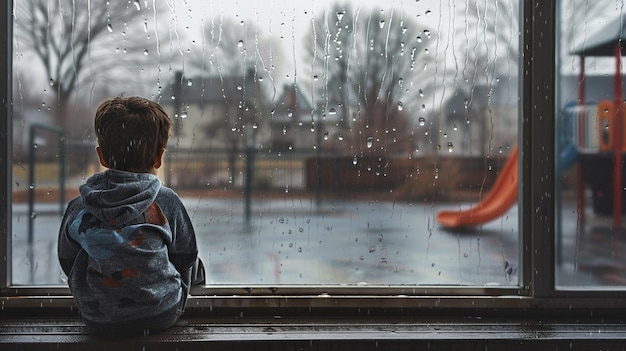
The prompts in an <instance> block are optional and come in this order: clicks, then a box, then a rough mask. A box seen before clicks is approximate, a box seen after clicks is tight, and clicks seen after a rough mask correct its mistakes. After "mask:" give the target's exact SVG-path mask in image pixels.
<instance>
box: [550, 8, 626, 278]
mask: <svg viewBox="0 0 626 351" xmlns="http://www.w3.org/2000/svg"><path fill="white" fill-rule="evenodd" d="M572 4H574V5H572ZM560 6H561V8H560V15H559V20H560V21H559V23H560V24H559V28H560V33H559V37H558V43H559V44H558V45H557V47H558V49H559V54H558V56H557V67H558V69H557V82H558V84H557V86H558V94H557V97H558V99H559V101H558V104H557V109H558V110H557V113H556V116H557V135H556V140H557V157H556V170H557V173H558V174H559V177H558V178H557V179H558V184H559V186H558V190H559V196H558V204H559V207H558V208H557V211H558V213H557V220H558V222H557V226H558V231H557V233H558V235H557V237H556V240H557V243H556V245H555V246H556V249H557V255H556V256H557V266H556V277H557V285H558V286H560V287H561V288H564V289H579V288H585V287H600V288H615V287H624V286H625V285H626V274H624V267H625V265H624V263H625V262H624V259H623V254H622V251H623V250H622V248H623V245H624V236H623V228H624V219H623V213H624V211H625V210H626V202H625V201H626V194H625V193H624V189H625V188H624V184H626V183H624V179H626V178H625V176H626V174H624V170H623V161H622V159H623V153H624V150H626V146H625V145H626V144H625V143H624V140H626V136H625V135H624V126H625V122H624V118H623V116H624V113H625V111H626V109H625V108H624V106H623V103H624V98H623V91H624V85H623V82H622V80H623V68H622V67H623V63H622V56H623V55H624V48H623V43H622V40H623V38H624V36H625V35H626V32H624V29H623V28H624V27H623V22H624V17H623V16H624V13H625V11H624V5H623V3H622V2H621V1H611V0H605V1H597V2H594V1H574V0H570V1H563V2H562V4H561V5H560ZM607 9H611V11H608V12H607Z"/></svg>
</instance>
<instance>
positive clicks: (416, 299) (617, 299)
mask: <svg viewBox="0 0 626 351" xmlns="http://www.w3.org/2000/svg"><path fill="white" fill-rule="evenodd" d="M522 3H523V11H520V16H521V19H520V25H521V27H520V33H521V40H520V46H521V48H520V49H521V50H520V52H521V53H522V62H521V64H520V73H519V75H520V77H521V79H520V98H521V108H520V112H519V113H520V115H519V117H520V121H521V122H520V136H519V140H520V141H519V145H520V151H521V153H520V155H521V161H520V162H521V166H522V167H521V168H520V179H522V180H523V182H520V184H522V183H523V184H524V185H525V186H523V187H522V186H520V201H519V202H518V206H519V210H520V214H521V215H520V217H519V218H520V219H519V227H520V240H521V244H520V255H519V257H520V258H521V259H522V263H521V264H522V266H521V267H520V270H521V273H520V280H521V285H520V286H519V287H456V286H452V287H438V286H389V287H361V286H349V287H344V286H333V285H324V286H321V285H309V286H306V285H303V286H299V285H298V286H289V285H279V286H257V285H253V286H250V287H248V286H219V287H214V286H209V287H206V288H205V287H198V288H194V289H193V290H192V297H190V299H189V303H188V309H189V310H191V311H192V313H193V312H198V313H203V312H204V311H209V310H210V311H214V310H224V311H232V312H235V311H236V312H237V313H241V314H243V313H244V312H243V311H256V310H261V311H268V310H271V311H276V310H278V311H279V312H280V313H286V312H288V311H292V310H296V311H297V310H302V309H308V310H309V311H310V310H312V309H313V310H315V311H325V312H324V313H326V312H328V313H331V314H332V313H335V312H339V313H344V312H345V311H347V310H350V311H352V312H354V313H355V314H361V313H363V312H362V311H363V309H367V310H368V313H372V312H373V311H380V312H382V313H385V314H405V313H410V311H415V310H420V311H422V312H424V311H426V312H427V313H430V312H432V313H441V312H442V311H474V312H477V313H481V314H489V313H501V312H502V311H505V313H506V315H513V314H516V313H518V312H520V313H528V312H529V311H531V312H534V313H539V314H542V313H544V312H547V313H549V314H554V313H556V314H559V315H563V314H568V315H569V314H572V313H582V314H585V313H589V311H590V310H591V311H592V312H593V313H595V316H599V315H613V314H619V313H620V312H623V311H624V310H625V309H626V298H625V297H624V296H625V295H626V294H624V291H623V290H620V291H617V290H616V291H607V290H602V291H590V290H583V289H580V290H557V289H556V286H555V282H556V279H555V275H556V272H555V267H556V266H555V262H556V255H555V252H556V251H555V249H556V248H555V242H556V240H555V235H556V231H555V228H556V227H555V223H556V220H557V214H556V201H555V196H553V194H555V191H556V189H555V183H556V179H555V162H554V160H555V118H554V115H555V113H556V109H555V101H556V100H555V89H556V88H555V70H556V69H555V67H556V64H555V62H556V61H555V52H556V28H555V24H556V20H555V19H556V16H557V7H558V5H559V3H558V1H557V0H550V1H542V0H523V1H522ZM12 7H13V2H12V1H8V2H6V4H5V5H4V6H0V41H1V42H2V43H1V44H2V45H4V47H5V48H6V49H7V50H5V51H4V52H5V54H4V55H2V57H1V58H0V82H1V83H0V99H1V101H2V109H3V114H4V115H5V116H6V117H7V118H4V121H2V122H0V123H2V125H0V139H2V140H6V142H4V143H0V182H2V183H3V184H5V185H6V186H5V187H3V188H2V189H1V190H0V199H1V200H0V238H3V239H4V240H0V257H4V258H5V259H4V260H0V302H1V304H2V309H3V310H6V309H8V310H11V311H17V312H21V311H24V310H33V311H34V310H37V311H45V312H40V313H48V312H50V311H52V310H55V309H57V308H58V310H59V311H60V310H65V311H67V310H68V309H67V308H68V307H70V309H69V310H72V309H71V307H72V306H74V304H73V300H72V297H71V295H70V291H69V289H68V288H67V287H63V286H12V285H11V284H10V282H11V273H10V272H11V270H10V264H11V262H12V260H11V257H12V256H11V255H12V253H11V242H10V240H11V236H12V230H11V222H12V219H11V209H12V202H11V191H10V189H11V184H12V173H11V162H9V161H10V160H11V154H12V151H11V148H12V141H11V138H12V132H11V131H12V118H10V116H12V101H13V100H12V96H11V94H12V72H11V71H12V55H13V53H12V49H13V36H12V25H13V22H12V14H13V10H12ZM546 62H550V63H552V64H548V65H546V64H545V63H546ZM2 137H3V138H2ZM533 161H534V162H533ZM42 307H45V308H42ZM573 311H576V312H573ZM74 312H75V310H74Z"/></svg>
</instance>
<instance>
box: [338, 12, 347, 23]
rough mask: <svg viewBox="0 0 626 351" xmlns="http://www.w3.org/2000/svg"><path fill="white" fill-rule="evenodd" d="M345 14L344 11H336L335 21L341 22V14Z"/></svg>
mask: <svg viewBox="0 0 626 351" xmlns="http://www.w3.org/2000/svg"><path fill="white" fill-rule="evenodd" d="M345 14H346V12H345V11H339V12H337V21H339V22H341V19H342V18H343V15H345Z"/></svg>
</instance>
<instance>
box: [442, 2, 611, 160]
mask: <svg viewBox="0 0 626 351" xmlns="http://www.w3.org/2000/svg"><path fill="white" fill-rule="evenodd" d="M607 5H608V1H589V0H571V1H570V2H569V4H567V6H563V9H564V10H565V11H564V12H563V13H561V15H562V16H565V17H567V18H568V20H567V21H562V22H561V25H562V31H561V33H562V36H563V37H562V38H561V41H560V45H561V48H562V49H563V50H562V54H563V57H562V58H560V59H563V58H564V57H565V56H566V55H569V51H570V49H571V48H572V46H573V45H574V43H576V42H578V43H580V42H581V40H584V39H579V38H581V37H583V38H584V37H585V35H586V34H585V33H586V32H587V31H588V30H589V25H588V23H589V19H591V18H597V17H598V16H600V15H601V14H602V13H603V12H605V11H606V8H607ZM520 10H521V5H520V3H519V2H518V1H516V0H498V1H469V0H466V1H465V4H464V6H459V13H458V16H459V18H460V20H459V21H457V23H459V26H458V27H457V28H456V38H459V39H457V40H456V45H455V46H456V53H457V54H456V58H457V66H458V68H459V74H457V75H455V76H454V80H455V81H454V82H453V84H454V85H455V86H460V87H464V89H465V90H466V92H467V93H468V94H469V98H468V100H467V103H466V109H465V111H466V113H467V116H466V119H468V120H469V119H472V118H475V119H476V120H475V121H472V122H473V123H476V124H477V125H478V126H479V127H478V130H479V134H480V135H477V136H476V137H475V138H474V140H479V141H481V142H484V143H488V141H489V139H490V138H489V135H490V133H491V131H490V130H489V128H490V121H489V118H490V116H489V115H490V112H489V110H490V109H491V103H492V100H491V98H492V93H493V89H494V87H495V86H496V85H497V84H498V81H501V78H505V77H513V76H517V74H518V70H519V64H518V63H519V61H520V43H519V39H520V35H519V33H520V31H521V30H522V29H521V28H520V19H521V18H520ZM599 18H603V17H602V16H600V17H599ZM547 64H552V63H547ZM488 146H489V145H487V144H485V145H483V146H482V147H481V152H483V153H488V152H489V150H488Z"/></svg>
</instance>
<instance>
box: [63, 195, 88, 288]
mask: <svg viewBox="0 0 626 351" xmlns="http://www.w3.org/2000/svg"><path fill="white" fill-rule="evenodd" d="M82 208H83V205H82V201H81V199H80V198H76V199H74V200H72V201H70V203H69V204H68V205H67V208H66V209H65V213H64V214H63V220H62V221H61V227H60V228H59V239H58V243H57V255H58V258H59V263H60V264H61V268H62V269H63V272H64V273H65V275H67V276H69V275H70V272H71V271H72V267H73V266H74V260H75V259H76V256H77V255H78V253H79V252H80V250H81V247H80V245H79V244H78V243H77V242H76V241H74V239H72V238H71V237H70V234H69V231H68V227H69V225H70V224H71V223H72V221H73V220H74V219H75V217H76V215H77V214H78V212H79V211H80V210H81V209H82Z"/></svg>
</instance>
